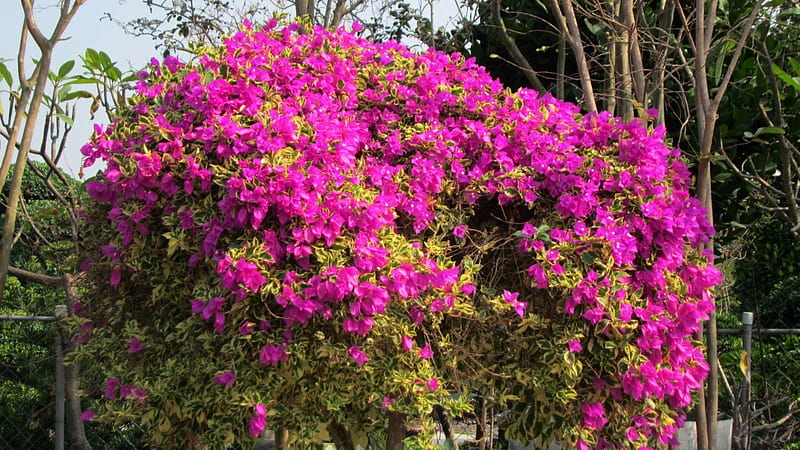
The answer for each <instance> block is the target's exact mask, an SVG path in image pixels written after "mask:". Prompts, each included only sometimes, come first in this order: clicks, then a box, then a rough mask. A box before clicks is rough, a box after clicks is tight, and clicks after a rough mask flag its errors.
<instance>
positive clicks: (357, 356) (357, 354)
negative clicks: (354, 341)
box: [347, 345, 369, 366]
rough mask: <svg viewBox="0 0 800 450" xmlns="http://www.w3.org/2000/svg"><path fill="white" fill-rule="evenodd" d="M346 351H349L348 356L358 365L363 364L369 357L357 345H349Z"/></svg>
mask: <svg viewBox="0 0 800 450" xmlns="http://www.w3.org/2000/svg"><path fill="white" fill-rule="evenodd" d="M347 352H348V353H350V356H351V357H352V358H353V359H354V360H355V361H356V364H358V365H359V366H363V365H364V364H366V363H367V361H369V357H368V356H367V354H366V353H364V352H362V351H361V347H359V346H357V345H353V346H352V347H350V348H349V349H348V350H347Z"/></svg>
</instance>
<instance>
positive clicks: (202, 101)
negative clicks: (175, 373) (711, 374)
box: [82, 22, 720, 448]
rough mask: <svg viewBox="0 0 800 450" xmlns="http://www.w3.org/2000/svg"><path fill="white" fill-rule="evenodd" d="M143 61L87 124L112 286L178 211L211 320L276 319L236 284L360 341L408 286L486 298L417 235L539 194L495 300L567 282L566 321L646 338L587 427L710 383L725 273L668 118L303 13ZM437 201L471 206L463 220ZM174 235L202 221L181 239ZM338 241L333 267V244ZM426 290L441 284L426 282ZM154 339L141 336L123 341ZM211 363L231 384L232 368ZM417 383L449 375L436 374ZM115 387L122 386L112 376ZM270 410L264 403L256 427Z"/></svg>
mask: <svg viewBox="0 0 800 450" xmlns="http://www.w3.org/2000/svg"><path fill="white" fill-rule="evenodd" d="M354 31H356V30H355V29H354ZM141 77H142V79H141V81H139V83H138V86H137V93H138V96H136V97H134V104H133V105H132V106H131V107H130V109H129V110H127V111H125V113H124V114H122V115H120V118H119V119H118V120H117V121H116V122H114V123H112V124H111V125H109V126H107V127H100V126H98V127H96V130H95V135H94V137H93V139H92V141H91V142H90V143H89V144H87V145H86V146H85V147H84V148H83V150H82V151H83V154H84V155H85V157H86V165H87V166H88V165H92V164H93V163H94V162H95V161H96V160H102V161H103V162H104V163H105V164H106V168H105V169H104V170H103V171H102V172H101V175H100V176H99V178H97V179H96V180H94V181H91V182H89V183H87V189H88V190H89V193H90V195H91V197H92V198H93V199H94V200H95V201H96V202H98V204H101V205H104V206H103V208H102V209H101V210H102V215H94V216H91V217H90V218H89V219H90V220H93V221H96V222H100V223H105V224H107V225H106V226H107V227H108V228H109V229H111V230H114V233H115V236H116V238H115V240H114V242H111V243H109V245H107V246H105V247H104V248H103V249H102V252H101V254H100V256H99V259H97V260H96V261H95V262H102V263H103V264H106V265H109V266H110V267H111V270H110V272H109V275H108V276H109V284H110V285H111V286H121V285H124V283H125V282H126V280H127V279H128V278H129V277H131V276H132V274H133V273H134V272H135V271H136V270H137V264H138V263H137V262H136V261H135V260H134V259H135V256H133V253H132V252H131V250H130V248H132V246H135V245H136V242H137V241H139V240H141V239H144V237H148V236H150V235H151V233H154V232H156V231H154V230H158V231H157V232H158V233H163V232H164V231H163V230H164V226H165V224H169V226H170V227H171V228H170V229H171V230H172V231H171V233H172V237H165V244H164V246H165V249H166V248H168V247H170V246H172V245H174V246H175V248H180V249H182V250H185V249H187V248H188V251H187V252H186V257H185V261H184V263H185V264H186V265H187V266H189V267H199V266H203V265H208V266H210V267H213V271H214V273H215V274H216V276H217V277H218V281H217V285H218V286H219V288H220V290H219V291H218V293H217V294H214V295H210V296H209V297H207V298H187V299H185V302H186V307H187V309H188V310H189V311H191V313H192V314H194V315H196V316H197V317H198V318H199V319H200V320H202V321H205V322H207V323H208V326H209V327H211V328H213V330H215V332H216V333H218V334H224V333H226V332H228V331H231V332H232V333H236V334H239V335H242V336H244V335H248V334H250V333H255V332H258V331H259V330H262V331H263V330H266V329H269V328H270V327H274V326H275V324H274V323H263V322H259V321H257V320H254V321H240V320H238V318H237V322H235V323H232V322H231V320H232V319H231V317H232V316H231V311H232V310H233V309H234V308H235V306H236V305H237V304H238V303H240V302H243V301H250V300H249V299H252V298H269V299H270V301H271V302H272V303H274V305H273V307H277V308H278V309H277V311H279V313H280V314H279V315H280V317H281V318H282V319H281V320H282V322H283V323H282V326H283V327H285V328H286V329H287V330H290V329H292V327H302V326H305V325H306V324H309V323H311V322H312V321H313V320H329V321H338V324H339V326H340V327H341V329H342V330H344V331H345V332H347V333H348V334H350V335H352V336H353V339H355V341H354V342H359V341H358V339H363V338H366V337H368V336H369V335H370V333H371V331H372V330H373V327H374V326H375V321H376V319H377V318H379V317H381V316H382V315H384V314H386V313H387V309H388V308H389V307H390V305H393V304H402V305H405V306H404V307H405V308H406V310H407V314H408V318H409V320H410V321H411V322H412V323H414V324H421V323H422V322H423V320H424V318H425V317H427V316H428V315H430V314H443V315H447V314H448V313H449V312H451V311H453V310H454V308H457V307H458V304H459V302H470V301H471V300H470V299H472V298H474V297H475V296H479V295H484V294H482V293H480V292H476V286H474V285H473V284H471V282H470V277H471V276H472V274H470V273H468V271H467V270H466V269H465V268H464V267H462V265H461V263H460V261H458V260H450V259H448V258H445V257H443V255H440V254H435V252H434V251H433V250H429V249H428V247H427V245H426V244H425V239H426V238H428V237H430V236H444V238H443V239H446V240H450V241H452V242H454V243H462V244H461V245H463V243H464V242H466V240H468V239H471V238H472V236H473V233H474V231H475V230H473V229H471V226H474V223H476V222H468V219H469V217H470V216H469V211H470V208H474V207H476V206H477V205H479V204H483V203H485V202H493V203H494V204H497V205H499V207H502V208H509V209H511V208H517V209H524V210H529V211H537V212H540V211H543V210H547V211H550V213H549V215H547V217H556V218H555V219H552V220H550V222H549V223H548V224H544V223H543V222H542V220H544V219H542V218H541V217H544V216H541V217H536V218H533V219H530V220H523V221H520V222H513V221H512V222H510V224H509V226H510V227H512V228H513V229H514V230H513V231H515V232H516V234H515V236H516V244H515V245H516V247H517V248H518V251H519V252H520V253H521V254H522V255H525V256H526V257H527V258H529V262H530V263H529V265H527V266H526V267H525V268H523V269H524V270H523V272H524V275H525V276H526V277H527V280H528V284H529V288H530V289H526V290H522V291H521V292H514V291H512V290H503V291H502V295H501V297H500V299H499V300H500V301H501V302H502V303H503V304H505V305H506V307H507V308H508V309H509V310H510V311H512V312H513V317H516V318H517V319H519V320H524V319H525V317H526V316H527V315H528V314H530V313H531V311H530V309H531V308H530V307H529V304H530V299H529V298H528V296H530V295H532V294H531V292H536V291H540V290H541V291H552V292H556V293H565V294H564V295H563V297H561V300H560V301H561V302H562V305H561V306H560V308H561V310H563V313H564V315H565V317H566V318H567V319H569V320H579V321H585V323H586V324H591V325H592V327H590V329H594V326H595V325H598V326H601V327H600V333H601V334H606V335H610V334H613V333H618V334H621V335H625V336H633V337H632V338H631V340H632V342H634V343H635V346H636V348H637V349H638V351H639V352H640V356H641V357H640V359H639V360H638V363H636V364H631V365H630V366H629V367H627V368H626V369H625V370H624V371H623V372H620V373H603V374H601V375H600V378H601V379H597V380H595V381H593V382H592V381H590V383H594V384H593V385H594V387H595V388H596V389H597V391H598V392H602V393H604V395H598V396H595V397H594V398H595V399H594V400H591V401H590V400H588V399H584V400H582V401H581V403H579V405H578V408H576V410H577V409H580V411H581V413H580V414H581V417H582V420H580V422H579V425H578V426H579V428H581V429H583V430H585V431H587V432H600V431H601V430H603V428H604V427H606V426H607V424H608V423H609V418H608V416H607V413H606V409H607V408H609V407H610V406H609V405H611V404H612V403H613V402H615V401H620V400H621V399H629V400H632V401H636V402H640V401H641V402H644V400H646V399H651V398H656V399H664V400H665V401H666V402H667V403H668V405H669V407H671V408H674V409H675V410H676V411H679V410H680V409H681V408H684V407H686V406H688V405H689V404H690V402H691V392H692V391H694V390H697V389H700V388H701V386H702V381H703V379H704V377H705V375H706V373H707V371H708V366H707V364H706V362H705V360H704V357H703V355H702V352H701V350H700V349H699V348H698V347H697V345H696V343H695V342H693V341H692V338H691V335H692V333H693V332H695V331H697V330H699V327H700V323H701V321H702V320H703V319H704V318H706V317H707V315H708V313H709V312H710V311H712V310H713V300H712V298H711V294H710V289H711V288H712V287H713V286H714V285H715V284H717V283H719V281H720V275H719V272H718V271H717V270H716V269H715V268H714V267H713V266H711V265H709V264H708V258H707V256H702V255H701V251H700V249H701V247H702V246H703V244H704V243H705V242H707V240H708V236H709V235H710V234H711V233H712V230H711V228H710V227H709V226H708V224H707V222H706V220H705V218H704V217H705V211H704V210H703V209H702V208H701V206H700V204H699V202H698V200H696V199H694V198H692V197H691V196H690V195H689V191H688V188H689V185H688V183H689V179H690V176H689V172H688V170H687V168H686V167H685V165H684V164H683V163H682V162H681V161H680V159H679V152H678V151H677V150H674V149H670V148H669V147H667V146H666V145H665V143H664V135H665V132H664V130H663V129H662V128H655V129H652V128H649V127H647V126H646V125H644V124H641V123H637V122H633V123H629V124H625V123H622V122H621V121H620V120H619V119H616V118H614V117H611V116H609V115H608V114H606V113H600V114H588V115H581V114H579V109H578V107H577V106H575V105H572V104H569V103H565V102H562V101H559V100H557V99H554V98H552V97H551V96H549V95H540V94H538V93H537V92H535V91H530V90H524V89H523V90H520V91H518V92H516V93H511V92H509V91H507V90H505V89H503V87H502V86H501V85H500V84H499V83H498V82H497V81H496V80H493V79H491V78H490V77H489V76H488V75H487V73H486V71H485V70H484V69H483V68H481V67H479V66H477V65H476V64H475V62H474V61H472V60H465V59H464V58H463V57H461V56H460V55H457V54H454V55H446V54H442V53H438V52H427V53H423V54H419V55H416V54H412V53H411V52H409V51H408V50H407V49H405V48H404V47H403V46H401V45H399V44H396V43H391V42H390V43H384V44H376V43H372V42H369V41H367V40H365V39H362V38H359V37H357V36H356V35H355V34H354V33H351V32H347V31H344V30H338V31H334V32H331V31H326V30H323V29H314V30H313V32H309V33H299V32H298V25H296V24H295V25H290V26H289V27H287V28H283V29H278V28H277V27H276V23H275V22H272V23H270V24H268V25H267V26H265V27H263V28H258V29H254V28H253V27H251V26H250V25H245V27H243V29H242V30H241V31H240V32H239V33H237V34H235V35H234V36H232V37H231V38H230V39H229V40H227V41H226V43H225V46H224V48H223V49H220V51H219V52H218V53H217V54H214V53H210V54H205V55H202V56H201V57H200V58H199V59H198V61H197V62H196V63H194V64H185V63H183V62H180V61H178V60H177V59H176V58H174V57H167V58H166V59H165V60H164V61H163V62H158V61H153V64H152V67H151V68H150V71H149V72H146V73H142V74H141ZM165 80H166V81H165ZM198 205H203V206H202V208H205V209H202V208H201V207H200V206H198ZM442 205H446V206H447V207H448V208H449V209H448V210H447V211H450V212H452V211H454V210H463V211H467V212H465V213H464V215H463V216H461V220H460V221H459V220H457V219H458V216H457V215H453V214H448V213H446V212H443V211H444V210H443V209H442V208H441V206H442ZM471 224H472V225H471ZM442 230H444V232H443V231H442ZM395 235H402V236H405V238H406V239H407V240H408V241H409V242H413V245H412V246H411V247H410V248H408V249H407V250H406V252H407V255H406V256H403V255H400V253H399V251H398V249H397V248H396V247H393V246H392V245H393V244H391V243H390V242H389V241H390V240H389V239H387V236H388V237H391V236H395ZM176 236H191V238H186V239H187V242H189V244H185V243H183V242H177V241H179V240H180V238H178V237H176ZM242 236H244V238H242ZM170 239H172V240H176V242H174V243H173V242H171V241H169V240H170ZM168 241H169V242H168ZM256 243H257V244H256ZM170 248H171V247H170ZM343 248H344V250H342V249H343ZM598 249H600V250H602V251H599V250H598ZM165 251H166V250H165ZM602 252H605V253H602ZM171 253H172V250H170V254H171ZM331 254H335V255H337V257H338V258H340V259H339V260H338V261H339V262H338V263H337V264H326V263H325V259H324V257H326V255H327V256H330V255H331ZM342 255H344V256H342ZM408 255H418V256H408ZM342 258H343V259H342ZM342 261H344V263H342ZM676 286H677V287H676ZM681 286H682V287H681ZM514 290H515V291H516V290H519V289H514ZM426 295H428V296H430V295H433V296H434V297H435V299H434V300H433V301H431V302H428V303H420V302H419V301H416V300H418V299H420V298H422V297H424V296H426ZM559 295H560V294H559ZM259 296H261V297H259ZM264 296H266V297H264ZM342 304H345V305H346V307H345V309H344V310H345V311H346V313H345V314H344V315H341V314H337V313H336V311H340V308H339V305H342ZM397 342H398V343H399V344H398V349H399V350H400V352H401V353H411V354H415V355H416V356H418V357H419V358H421V359H431V358H436V357H437V352H434V350H433V349H432V346H431V342H427V341H425V340H422V339H420V337H419V336H417V337H414V336H409V335H407V334H404V333H401V334H398V336H397ZM291 343H292V334H291V333H290V332H289V333H287V334H285V335H284V338H283V339H282V340H280V341H276V342H273V343H271V344H267V345H265V346H263V347H262V348H261V351H260V354H259V355H258V356H257V357H258V358H259V359H260V360H261V362H262V363H263V364H264V365H265V366H267V367H269V366H273V365H275V364H279V363H281V362H283V361H287V360H288V359H289V358H290V356H289V354H288V353H287V349H288V348H289V346H290V345H291ZM143 344H144V348H145V349H146V348H147V345H148V343H147V342H140V341H139V339H135V340H131V341H130V351H131V352H139V351H145V350H142V348H143ZM415 347H416V350H414V349H415ZM434 348H435V346H434ZM564 352H566V353H570V354H574V355H577V357H580V355H582V354H584V353H586V342H585V341H584V342H583V343H582V342H581V340H580V338H579V337H574V338H572V339H569V340H568V342H567V343H565V344H564ZM347 353H348V354H349V356H350V357H351V358H352V360H353V363H355V364H357V365H358V366H364V365H367V364H370V363H371V362H370V361H371V356H372V355H371V354H370V353H369V352H368V351H366V350H365V347H364V346H363V345H350V346H349V347H348V350H347ZM598 370H599V369H598ZM487 376H488V375H487ZM213 382H214V383H216V384H219V385H223V386H225V387H227V388H230V387H231V386H232V385H234V382H236V383H239V381H238V380H237V377H236V374H235V373H234V372H233V371H224V372H221V373H220V374H219V375H218V376H216V377H215V378H214V380H213ZM421 383H422V384H423V385H424V386H425V387H426V389H427V390H430V391H436V390H439V389H440V388H442V387H445V386H446V380H444V379H442V378H441V377H440V378H431V379H430V380H429V381H421ZM106 395H107V396H108V395H111V396H112V397H113V398H116V397H119V396H124V395H123V393H122V392H119V391H118V390H117V386H116V385H113V386H112V385H109V386H108V389H107V394H106ZM128 395H131V394H128ZM132 395H133V396H134V397H137V398H138V397H139V393H138V392H134V393H133V394H132ZM143 395H144V394H143V393H142V396H143ZM393 402H394V400H392V399H391V398H383V399H382V403H381V405H380V406H381V407H383V408H386V407H389V405H391V404H392V403H393ZM675 414H676V415H677V418H678V420H680V412H676V413H675ZM637 417H639V416H637ZM642 417H643V416H642ZM265 426H266V408H265V406H264V405H263V404H261V403H259V404H257V405H255V415H253V416H252V419H251V421H250V431H251V433H253V434H254V435H257V434H259V433H260V432H261V431H262V430H263V429H264V427H265ZM624 430H626V431H624V432H623V433H627V435H628V436H629V437H630V436H634V437H635V438H637V439H638V438H639V437H644V438H646V439H649V440H652V441H656V440H657V441H660V442H665V443H666V442H671V440H672V434H673V433H674V427H673V426H672V425H669V424H666V425H665V424H663V423H658V422H657V421H652V420H639V419H637V418H636V417H634V418H631V419H630V420H629V421H628V422H627V423H626V424H625V427H624ZM605 442H606V441H604V440H603V439H602V438H600V439H596V440H594V441H593V443H592V445H596V446H597V447H598V448H602V447H604V446H605V445H606V444H605ZM578 445H579V446H584V447H585V446H586V445H587V444H586V443H584V442H583V441H582V440H579V441H578Z"/></svg>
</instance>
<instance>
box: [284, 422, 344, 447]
mask: <svg viewBox="0 0 800 450" xmlns="http://www.w3.org/2000/svg"><path fill="white" fill-rule="evenodd" d="M328 433H330V435H331V439H333V444H334V445H336V450H355V446H354V445H353V439H352V438H351V437H350V433H349V432H348V431H347V429H346V428H345V427H343V426H342V424H340V423H339V422H337V421H336V420H332V421H331V423H330V424H328ZM284 450H287V449H286V448H284Z"/></svg>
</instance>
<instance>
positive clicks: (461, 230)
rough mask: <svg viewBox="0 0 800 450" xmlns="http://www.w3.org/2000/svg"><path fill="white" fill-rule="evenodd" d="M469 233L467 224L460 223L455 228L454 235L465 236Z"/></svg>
mask: <svg viewBox="0 0 800 450" xmlns="http://www.w3.org/2000/svg"><path fill="white" fill-rule="evenodd" d="M466 235H467V226H466V225H458V226H456V227H455V228H453V236H455V237H457V238H463V237H464V236H466Z"/></svg>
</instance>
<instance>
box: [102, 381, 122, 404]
mask: <svg viewBox="0 0 800 450" xmlns="http://www.w3.org/2000/svg"><path fill="white" fill-rule="evenodd" d="M118 387H119V378H109V379H107V380H106V390H105V393H104V397H105V398H107V399H109V400H113V399H115V398H117V395H118V390H117V388H118Z"/></svg>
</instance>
